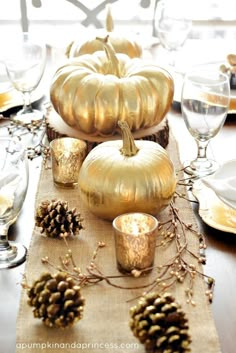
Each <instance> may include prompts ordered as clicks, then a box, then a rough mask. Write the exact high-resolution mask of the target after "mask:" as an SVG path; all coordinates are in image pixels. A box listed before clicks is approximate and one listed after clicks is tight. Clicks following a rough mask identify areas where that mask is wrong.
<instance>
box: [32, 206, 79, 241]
mask: <svg viewBox="0 0 236 353" xmlns="http://www.w3.org/2000/svg"><path fill="white" fill-rule="evenodd" d="M82 221H83V219H82V218H81V217H80V214H79V213H76V209H75V208H73V209H72V210H68V203H67V202H66V201H60V200H59V201H56V200H52V201H48V200H46V201H43V202H41V204H40V205H39V206H38V208H37V210H36V215H35V224H36V226H38V227H41V228H42V229H41V233H45V234H46V236H48V237H51V238H58V237H63V236H64V237H67V236H70V235H76V234H77V233H79V231H80V230H81V229H83V226H82Z"/></svg>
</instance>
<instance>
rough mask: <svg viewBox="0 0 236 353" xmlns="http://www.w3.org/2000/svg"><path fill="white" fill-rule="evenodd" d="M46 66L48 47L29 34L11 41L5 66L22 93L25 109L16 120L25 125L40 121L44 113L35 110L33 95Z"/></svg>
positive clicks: (11, 79) (13, 82)
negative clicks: (32, 100) (32, 102)
mask: <svg viewBox="0 0 236 353" xmlns="http://www.w3.org/2000/svg"><path fill="white" fill-rule="evenodd" d="M45 64H46V46H45V44H44V43H42V42H41V41H40V40H38V39H36V38H35V37H33V36H32V35H31V34H29V33H21V34H19V35H16V36H14V38H13V39H12V40H9V45H8V47H7V48H6V53H5V66H6V71H7V75H8V78H9V80H10V81H11V83H12V85H13V86H14V88H15V89H16V90H17V91H19V92H21V93H22V96H23V108H22V109H21V110H20V111H19V112H18V113H17V115H16V117H15V118H16V119H17V120H20V121H22V122H23V123H26V124H27V123H30V122H31V121H32V120H40V119H42V117H43V114H42V112H40V111H39V110H36V109H33V108H32V105H31V94H32V92H33V91H34V90H35V89H36V88H37V86H38V85H39V82H40V81H41V78H42V76H43V73H44V69H45Z"/></svg>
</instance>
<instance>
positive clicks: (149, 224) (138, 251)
mask: <svg viewBox="0 0 236 353" xmlns="http://www.w3.org/2000/svg"><path fill="white" fill-rule="evenodd" d="M112 225H113V229H114V235H115V246H116V259H117V267H118V269H119V270H120V271H121V272H130V271H132V270H133V269H138V270H143V269H145V268H148V267H151V266H152V265H153V263H154V257H155V248H156V236H157V226H158V221H157V219H156V218H155V217H153V216H151V215H149V214H145V213H126V214H123V215H120V216H118V217H116V218H115V219H114V221H113V223H112Z"/></svg>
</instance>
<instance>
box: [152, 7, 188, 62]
mask: <svg viewBox="0 0 236 353" xmlns="http://www.w3.org/2000/svg"><path fill="white" fill-rule="evenodd" d="M154 24H155V29H156V32H157V35H158V38H159V40H160V43H161V44H162V46H163V47H164V48H165V49H166V50H168V51H169V53H170V55H169V65H171V66H173V67H174V66H175V57H176V52H177V51H178V50H179V49H180V48H181V47H182V46H183V45H184V43H185V41H186V39H187V38H188V35H189V33H190V30H191V27H192V21H191V19H190V18H189V17H187V2H186V1H184V0H179V1H173V0H161V1H158V3H157V6H156V11H155V19H154Z"/></svg>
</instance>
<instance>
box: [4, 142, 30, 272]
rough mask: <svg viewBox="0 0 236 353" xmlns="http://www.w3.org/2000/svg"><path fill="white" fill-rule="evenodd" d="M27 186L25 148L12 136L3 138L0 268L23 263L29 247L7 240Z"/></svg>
mask: <svg viewBox="0 0 236 353" xmlns="http://www.w3.org/2000/svg"><path fill="white" fill-rule="evenodd" d="M27 187H28V164H27V158H26V156H25V149H24V147H23V145H22V144H21V143H19V142H18V141H15V140H14V139H11V138H0V269H3V268H10V267H15V266H18V265H20V264H21V263H22V262H24V261H25V258H26V253H27V250H26V248H25V247H24V246H23V245H22V244H19V243H16V242H10V241H8V230H9V227H10V225H11V224H12V223H14V222H15V221H16V219H17V216H18V214H19V212H20V210H21V208H22V205H23V202H24V200H25V196H26V192H27Z"/></svg>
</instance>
